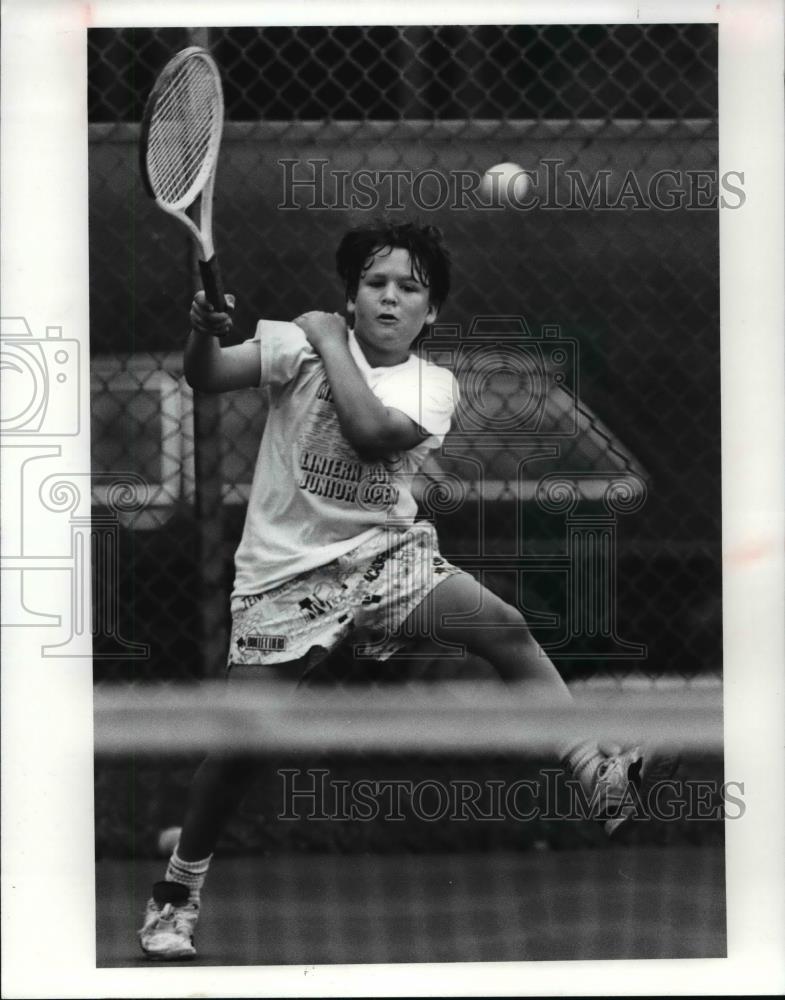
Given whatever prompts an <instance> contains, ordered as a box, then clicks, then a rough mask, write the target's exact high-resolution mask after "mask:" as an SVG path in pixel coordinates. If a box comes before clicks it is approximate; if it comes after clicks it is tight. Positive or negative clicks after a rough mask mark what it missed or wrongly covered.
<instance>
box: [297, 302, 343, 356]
mask: <svg viewBox="0 0 785 1000" xmlns="http://www.w3.org/2000/svg"><path fill="white" fill-rule="evenodd" d="M292 322H293V323H295V324H296V325H297V326H299V327H300V329H301V330H302V331H303V333H304V334H305V336H306V338H307V339H308V343H309V344H310V345H311V347H312V348H313V349H314V350H315V351H316V353H317V354H321V353H322V345H323V344H324V343H326V342H330V341H335V340H341V341H343V342H344V343H345V342H346V333H347V331H346V320H345V319H344V318H343V316H341V315H340V313H325V312H307V313H303V315H302V316H298V317H297V319H294V320H292Z"/></svg>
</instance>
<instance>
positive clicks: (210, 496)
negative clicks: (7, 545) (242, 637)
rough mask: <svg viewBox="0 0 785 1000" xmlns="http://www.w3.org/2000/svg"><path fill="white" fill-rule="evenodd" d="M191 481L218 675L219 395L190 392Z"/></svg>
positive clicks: (221, 601) (222, 603) (208, 653)
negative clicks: (192, 445)
mask: <svg viewBox="0 0 785 1000" xmlns="http://www.w3.org/2000/svg"><path fill="white" fill-rule="evenodd" d="M189 35H190V39H189V40H190V44H192V45H201V46H203V47H204V48H207V47H208V42H209V38H208V31H207V29H206V28H193V29H191V30H190V32H189ZM191 265H192V269H193V285H194V288H195V289H198V288H201V284H200V280H199V267H198V255H197V252H196V247H195V246H194V244H193V241H191ZM193 407H194V479H195V483H194V486H195V500H194V503H195V514H196V534H197V573H198V577H199V607H200V612H201V614H200V620H199V632H200V643H199V648H200V653H201V656H200V659H201V674H202V676H203V677H215V676H217V675H218V674H220V672H221V669H222V667H223V664H224V662H225V659H226V649H227V644H228V635H227V628H226V610H225V609H226V601H227V594H226V583H225V576H224V544H223V541H224V530H223V529H224V518H223V441H222V440H221V397H220V396H216V395H207V394H205V393H201V392H194V395H193Z"/></svg>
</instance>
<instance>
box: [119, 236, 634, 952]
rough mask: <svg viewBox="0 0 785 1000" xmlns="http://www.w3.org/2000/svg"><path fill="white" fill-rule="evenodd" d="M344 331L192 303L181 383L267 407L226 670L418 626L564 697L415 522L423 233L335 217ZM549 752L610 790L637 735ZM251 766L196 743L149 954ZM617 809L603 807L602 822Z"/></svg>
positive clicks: (389, 637)
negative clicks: (254, 397) (243, 324)
mask: <svg viewBox="0 0 785 1000" xmlns="http://www.w3.org/2000/svg"><path fill="white" fill-rule="evenodd" d="M336 260H337V267H338V273H339V275H340V277H341V279H342V280H343V283H344V287H345V292H346V312H347V315H348V317H349V325H348V327H347V324H346V322H345V321H344V319H343V318H342V317H340V316H338V315H337V314H327V313H320V312H311V313H306V314H304V315H303V316H300V317H299V318H298V319H297V320H295V322H294V323H278V322H268V321H265V320H262V321H260V322H259V324H258V325H257V328H256V334H255V336H254V338H253V339H252V340H248V341H246V342H245V343H243V344H241V345H239V346H237V347H231V348H226V349H223V350H222V349H221V348H220V347H219V345H218V342H217V340H216V336H220V335H222V334H224V333H225V332H226V331H227V330H228V329H229V327H230V325H231V320H230V318H229V316H228V315H227V314H225V313H215V312H213V311H212V310H211V309H210V307H209V306H207V305H206V304H205V298H204V295H203V294H202V293H200V294H199V295H197V296H196V298H195V300H194V303H193V305H192V308H191V322H192V331H191V334H190V336H189V340H188V344H187V347H186V351H185V372H186V377H187V379H188V381H189V384H190V385H191V386H193V387H194V388H195V389H199V390H202V391H207V392H225V391H228V390H231V389H244V388H250V387H264V388H265V390H266V391H267V393H268V398H269V415H268V418H267V422H266V426H265V430H264V435H263V438H262V442H261V445H260V449H259V455H258V458H257V464H256V469H255V474H254V479H253V485H252V487H251V496H250V499H249V503H248V512H247V515H246V521H245V527H244V530H243V535H242V539H241V541H240V545H239V547H238V549H237V553H236V556H235V565H236V575H235V584H234V589H233V592H232V602H231V610H232V633H231V640H230V650H229V668H228V669H229V678H230V680H231V679H234V678H239V677H246V678H248V677H256V678H274V679H278V680H280V679H282V678H286V679H291V680H292V681H293V682H294V681H298V680H300V679H301V678H302V677H303V675H304V674H306V673H307V672H308V671H310V670H311V669H313V668H314V667H315V666H316V665H317V664H318V663H319V662H320V661H321V660H323V659H324V658H325V657H326V656H327V655H328V654H329V653H330V652H331V651H332V650H334V649H336V648H337V647H338V646H339V645H340V644H341V643H343V642H344V641H346V640H348V639H349V638H351V641H352V643H353V644H355V649H356V648H357V646H358V645H359V646H360V647H362V651H363V654H364V655H370V656H372V657H373V658H375V659H378V660H386V659H388V658H389V657H390V656H392V655H393V654H394V653H396V652H397V651H398V650H400V649H401V648H403V646H404V645H405V644H406V642H407V641H408V640H404V639H403V636H404V635H406V636H411V635H414V636H417V637H419V639H420V640H421V641H422V643H424V644H430V645H432V646H433V647H434V648H435V649H436V650H438V646H439V644H440V643H448V644H462V645H463V646H465V647H466V648H467V649H468V650H469V651H470V652H472V653H475V654H477V655H479V656H481V657H483V658H485V659H486V660H488V661H489V662H490V663H491V664H492V666H494V667H495V668H496V670H497V671H498V673H499V674H500V675H501V677H503V678H504V679H506V680H513V681H525V682H528V683H531V684H532V685H533V686H537V687H538V688H539V689H540V690H544V691H546V692H547V693H548V695H549V696H550V697H551V698H552V699H553V700H555V701H569V700H570V695H569V693H568V691H567V687H566V685H565V684H564V681H563V680H562V679H561V677H560V675H559V673H558V672H557V670H556V668H555V667H554V666H553V664H552V663H551V662H550V660H549V659H548V657H547V656H546V655H545V654H544V652H543V651H542V649H541V648H540V647H539V645H538V644H537V642H536V641H535V640H534V638H533V637H532V635H531V633H530V631H529V629H528V627H527V625H526V622H525V621H524V618H523V616H522V615H521V614H520V612H519V611H517V610H516V609H515V608H513V607H511V606H510V605H508V604H506V603H505V602H504V601H502V600H501V599H500V598H499V597H497V596H496V595H495V594H493V593H491V591H489V590H487V589H486V588H485V587H483V586H482V585H481V584H479V583H478V582H477V581H476V580H475V579H474V578H473V577H471V576H469V575H468V574H467V573H465V572H463V571H461V570H459V569H458V568H457V567H455V566H452V565H450V564H449V563H448V562H447V561H446V560H444V559H443V558H442V557H441V556H440V554H439V549H438V544H437V539H436V534H435V531H434V529H433V527H432V525H430V524H429V523H427V522H415V520H414V518H415V513H416V503H415V500H414V498H413V496H412V491H411V486H412V480H413V477H414V475H415V473H416V472H417V470H418V469H419V468H420V466H421V465H422V463H423V460H424V458H425V456H426V454H427V452H428V451H429V450H431V449H432V448H436V447H439V446H440V444H441V442H442V440H443V438H444V435H445V434H446V433H447V431H448V430H449V426H450V419H451V416H452V412H453V409H454V406H455V402H456V397H457V392H456V386H455V383H454V379H453V376H452V374H451V373H450V372H449V371H448V370H446V369H444V368H440V367H437V366H435V365H432V364H429V363H427V362H424V361H421V360H420V359H419V358H418V357H417V356H416V354H411V353H410V348H411V346H412V344H413V342H414V341H415V339H416V338H417V337H418V336H419V335H420V333H421V332H422V331H423V330H424V329H425V328H426V327H428V326H429V325H430V324H432V323H433V322H434V320H435V319H436V316H437V313H438V311H439V309H440V307H441V306H442V305H443V303H444V301H445V298H446V296H447V293H448V291H449V283H450V273H449V257H448V255H447V253H446V251H445V249H444V247H443V245H442V242H441V237H440V234H439V232H438V231H437V230H436V229H434V228H433V227H430V226H425V227H419V226H416V225H413V224H410V223H405V224H388V223H385V222H380V223H377V224H374V225H370V226H365V227H362V228H358V229H354V230H350V231H349V232H348V233H347V234H346V235H345V236H344V238H343V239H342V241H341V243H340V245H339V247H338V251H337V255H336ZM565 761H566V763H567V765H568V766H569V767H570V768H571V769H572V771H573V773H574V774H575V775H576V776H577V777H578V778H579V780H580V781H581V782H582V784H584V786H585V787H586V788H587V789H589V790H591V789H594V788H596V787H597V785H598V783H602V785H603V788H604V790H605V791H606V796H607V798H606V801H611V800H612V799H614V800H615V801H620V800H621V798H622V797H623V794H624V792H625V791H626V788H627V783H628V781H630V780H635V779H636V778H637V776H638V774H639V772H640V768H641V764H642V759H641V754H640V751H639V750H638V749H637V748H636V749H634V750H630V751H627V752H626V753H623V754H616V755H612V756H606V755H605V754H603V753H601V752H600V751H599V750H598V748H597V746H596V744H591V743H584V744H581V745H580V746H576V747H573V748H570V749H569V750H567V751H566V753H565ZM253 770H254V763H253V761H252V760H249V759H248V758H238V757H237V756H211V757H208V759H207V760H205V761H204V763H203V764H202V765H201V767H200V768H199V770H198V771H197V773H196V776H195V778H194V781H193V784H192V787H191V792H190V798H189V805H188V809H187V813H186V817H185V821H184V825H183V829H182V834H181V837H180V841H179V843H178V845H177V847H176V848H175V850H174V852H173V854H172V857H171V860H170V862H169V866H168V868H167V871H166V876H165V880H164V881H163V882H158V883H156V884H155V886H154V888H153V895H152V898H151V899H150V901H149V902H148V906H147V912H146V916H145V922H144V926H143V927H142V929H141V930H140V931H139V939H140V943H141V946H142V949H143V951H144V952H145V953H146V954H147V955H148V956H149V957H151V958H157V959H164V960H167V959H168V960H177V959H183V958H190V957H192V956H193V955H195V950H194V946H193V933H194V927H195V925H196V921H197V919H198V915H199V903H200V900H199V896H200V890H201V887H202V884H203V883H204V880H205V876H206V873H207V869H208V866H209V863H210V859H211V857H212V852H213V850H214V848H215V844H216V841H217V839H218V835H219V833H220V831H221V829H222V828H223V826H224V824H225V822H226V820H227V819H228V817H229V816H230V815H231V813H232V812H233V810H234V809H235V808H236V807H237V805H238V804H239V801H240V799H241V797H242V795H243V793H244V792H245V790H246V788H247V786H248V783H249V781H250V779H251V777H252V775H253ZM621 821H622V819H621V818H619V819H616V820H611V821H609V822H610V823H611V824H613V823H616V822H621Z"/></svg>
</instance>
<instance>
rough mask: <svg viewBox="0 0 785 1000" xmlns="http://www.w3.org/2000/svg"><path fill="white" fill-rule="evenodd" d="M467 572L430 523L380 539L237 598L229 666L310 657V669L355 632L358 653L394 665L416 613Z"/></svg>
mask: <svg viewBox="0 0 785 1000" xmlns="http://www.w3.org/2000/svg"><path fill="white" fill-rule="evenodd" d="M460 572H461V570H459V569H458V568H457V567H456V566H453V565H452V564H451V563H449V562H447V560H446V559H444V558H443V557H442V556H441V555H440V554H439V547H438V542H437V538H436V532H435V530H434V528H433V526H432V525H431V524H429V523H427V522H418V523H417V524H414V525H412V527H411V528H408V529H407V530H402V531H399V532H395V533H394V534H392V537H391V536H390V534H389V533H386V534H383V535H379V536H374V538H372V539H370V540H369V541H368V542H364V543H363V544H362V545H360V546H358V547H357V548H356V549H352V550H351V552H347V553H346V555H344V556H341V557H339V558H338V559H335V560H334V561H333V562H331V563H327V565H325V566H319V567H318V568H316V569H313V570H309V571H308V572H306V573H302V574H300V576H296V577H294V578H293V579H292V580H289V581H287V582H286V583H284V584H281V586H280V587H276V588H275V589H273V590H268V591H265V592H264V593H262V594H253V595H244V596H239V597H235V598H234V599H233V600H232V634H231V639H230V642H229V669H231V667H233V666H239V665H259V666H263V665H265V664H276V663H285V662H287V661H289V660H298V659H301V658H302V657H307V660H306V661H305V662H304V667H305V668H306V669H310V668H311V667H313V666H315V665H316V664H317V663H318V662H319V661H320V660H323V659H324V658H325V657H326V656H327V655H328V654H329V653H330V652H331V651H332V650H334V649H335V648H336V647H337V646H339V645H340V644H341V643H342V642H344V641H345V640H346V639H347V638H348V637H349V635H351V636H352V640H353V642H354V644H355V646H354V651H355V653H356V654H357V655H358V656H366V657H371V658H372V659H375V660H386V659H388V658H389V657H390V656H392V655H393V654H394V653H397V652H398V651H399V650H401V649H402V648H403V647H404V646H405V645H407V643H408V642H410V641H411V638H410V637H405V636H401V635H400V634H399V633H400V629H401V626H402V625H403V623H404V622H405V620H406V619H407V618H408V617H409V615H410V614H411V613H412V612H413V611H414V609H415V608H416V607H417V606H418V605H419V604H421V603H422V602H423V601H424V600H425V598H426V597H427V596H428V594H429V593H430V592H431V591H432V590H433V589H434V587H436V586H437V585H438V584H439V583H441V582H442V581H443V580H446V579H447V578H448V577H450V576H453V575H454V574H456V573H460Z"/></svg>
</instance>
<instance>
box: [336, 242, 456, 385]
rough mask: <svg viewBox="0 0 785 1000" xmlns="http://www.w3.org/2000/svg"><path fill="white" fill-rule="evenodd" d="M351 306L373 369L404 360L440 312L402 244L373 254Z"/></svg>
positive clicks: (349, 304) (362, 344) (362, 343)
mask: <svg viewBox="0 0 785 1000" xmlns="http://www.w3.org/2000/svg"><path fill="white" fill-rule="evenodd" d="M346 308H347V311H348V312H349V313H352V314H353V315H354V333H355V336H356V337H357V342H358V343H359V345H360V347H361V348H362V350H363V353H364V354H365V357H366V358H367V360H368V363H369V364H370V365H371V366H372V367H374V368H379V367H382V366H389V365H397V364H400V363H401V362H403V361H405V360H406V359H407V357H408V356H409V347H410V346H411V343H412V341H413V340H414V339H415V337H416V336H417V334H418V333H419V332H420V330H422V328H423V325H424V324H426V323H433V321H434V320H435V319H436V314H437V312H438V310H437V308H436V307H435V306H433V305H431V298H430V292H429V289H428V286H427V285H424V284H423V283H422V281H421V280H420V279H419V278H418V277H417V276H416V274H415V273H414V271H413V269H412V260H411V257H410V256H409V251H408V250H404V249H403V248H402V247H393V249H392V250H391V249H390V248H389V247H383V248H382V249H380V250H378V251H377V252H376V253H375V254H374V256H373V259H372V261H371V265H370V267H369V268H368V269H367V270H366V271H364V272H363V273H362V274H361V275H360V281H359V284H358V286H357V295H356V297H355V298H354V299H349V301H348V302H347V304H346Z"/></svg>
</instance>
